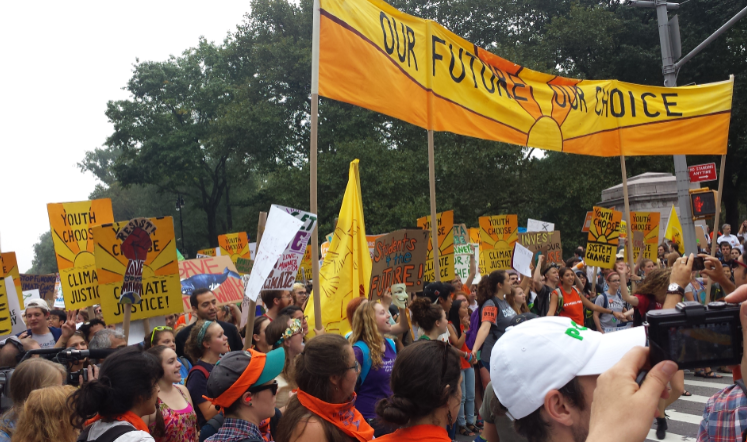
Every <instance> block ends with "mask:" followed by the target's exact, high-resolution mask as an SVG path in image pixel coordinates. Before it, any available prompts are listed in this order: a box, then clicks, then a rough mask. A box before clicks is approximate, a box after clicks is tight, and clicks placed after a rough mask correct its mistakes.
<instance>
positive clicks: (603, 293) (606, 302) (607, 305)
mask: <svg viewBox="0 0 747 442" xmlns="http://www.w3.org/2000/svg"><path fill="white" fill-rule="evenodd" d="M602 296H603V297H604V305H603V307H604V308H607V309H608V308H610V307H609V306H610V303H609V301H607V293H606V292H602Z"/></svg>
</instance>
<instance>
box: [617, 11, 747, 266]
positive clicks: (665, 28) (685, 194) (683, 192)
mask: <svg viewBox="0 0 747 442" xmlns="http://www.w3.org/2000/svg"><path fill="white" fill-rule="evenodd" d="M629 4H630V5H631V6H634V7H638V8H652V7H655V8H656V19H657V23H658V25H659V42H660V43H661V71H662V73H663V74H664V86H666V87H675V86H677V72H678V71H679V70H680V68H682V65H684V64H685V63H687V62H688V61H690V59H691V58H693V57H694V56H695V55H697V54H698V53H699V52H700V51H702V50H703V48H705V47H706V46H707V45H709V44H710V43H711V42H713V41H714V40H716V39H717V38H718V37H719V36H720V35H721V34H723V33H724V32H726V31H727V30H728V29H729V28H731V27H732V26H734V24H735V23H736V22H737V21H739V20H740V19H741V18H742V17H744V16H745V15H747V7H746V8H744V9H742V10H741V11H739V12H738V13H737V14H736V15H735V16H734V17H732V18H731V19H730V20H729V21H728V22H726V23H725V24H724V25H723V26H721V27H720V28H719V29H718V30H716V32H714V33H713V34H711V36H710V37H708V38H707V39H706V40H704V41H703V42H702V43H700V44H699V45H698V46H697V47H696V48H695V49H693V50H692V51H690V53H689V54H687V55H685V56H684V57H682V59H680V60H679V61H678V62H677V63H675V61H676V60H675V59H674V56H673V54H672V42H671V40H670V33H669V18H668V17H667V10H674V9H679V7H680V4H679V3H667V1H666V0H653V1H645V0H642V1H635V0H631V1H630V2H629ZM678 37H679V36H678ZM674 173H675V175H676V177H677V205H678V206H679V207H680V211H679V214H680V223H681V224H682V234H683V236H684V239H685V253H686V254H690V253H696V254H697V253H698V248H697V245H696V241H695V223H694V222H693V216H692V212H691V211H690V173H689V172H688V169H687V159H686V158H685V155H674ZM716 210H719V211H720V210H721V207H717V208H716ZM716 228H718V226H716ZM714 230H716V229H714Z"/></svg>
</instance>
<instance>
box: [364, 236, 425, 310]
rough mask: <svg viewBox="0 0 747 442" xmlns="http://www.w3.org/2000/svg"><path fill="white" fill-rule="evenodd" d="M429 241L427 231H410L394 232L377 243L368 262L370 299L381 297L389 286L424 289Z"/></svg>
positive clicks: (413, 290)
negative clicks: (401, 285) (369, 268)
mask: <svg viewBox="0 0 747 442" xmlns="http://www.w3.org/2000/svg"><path fill="white" fill-rule="evenodd" d="M429 239H430V234H429V233H428V232H426V231H423V230H418V229H410V230H397V231H396V232H392V233H388V234H386V235H382V236H380V237H379V238H378V239H377V240H376V244H375V246H374V256H373V259H372V260H371V290H370V291H369V293H370V297H371V299H373V300H377V299H379V298H381V296H382V295H383V294H384V292H385V291H386V289H387V288H389V287H391V286H392V284H405V285H406V286H407V291H408V292H417V291H420V290H422V289H423V285H424V283H425V273H426V268H427V264H426V260H427V255H428V240H429Z"/></svg>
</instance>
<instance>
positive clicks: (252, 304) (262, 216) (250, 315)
mask: <svg viewBox="0 0 747 442" xmlns="http://www.w3.org/2000/svg"><path fill="white" fill-rule="evenodd" d="M266 223H267V212H259V220H258V221H257V245H256V246H255V247H254V250H255V251H258V250H259V242H260V241H262V235H263V234H264V233H265V224H266ZM254 258H255V259H256V256H255V257H254ZM247 299H248V298H247ZM245 308H246V326H245V328H244V350H248V349H250V348H251V347H252V339H253V336H254V316H255V315H256V314H257V301H252V300H251V299H248V300H247V303H246V306H245ZM231 350H233V349H231Z"/></svg>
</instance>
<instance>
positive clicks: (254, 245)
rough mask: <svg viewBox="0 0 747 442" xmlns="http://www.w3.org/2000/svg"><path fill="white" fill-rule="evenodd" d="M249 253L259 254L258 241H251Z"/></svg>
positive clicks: (253, 255)
mask: <svg viewBox="0 0 747 442" xmlns="http://www.w3.org/2000/svg"><path fill="white" fill-rule="evenodd" d="M249 253H250V254H251V255H252V257H255V256H257V243H256V242H250V243H249Z"/></svg>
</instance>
